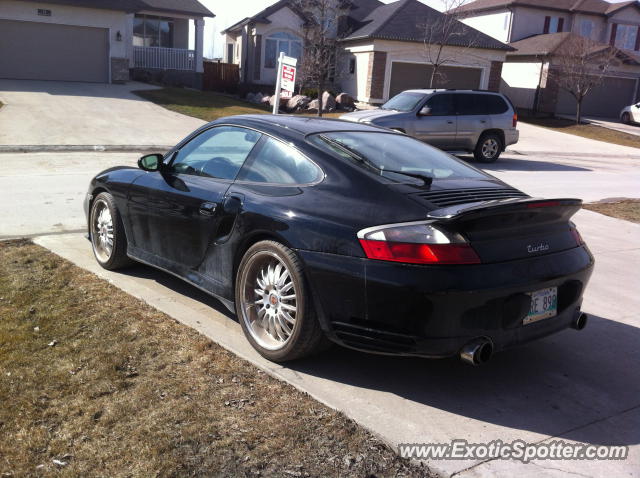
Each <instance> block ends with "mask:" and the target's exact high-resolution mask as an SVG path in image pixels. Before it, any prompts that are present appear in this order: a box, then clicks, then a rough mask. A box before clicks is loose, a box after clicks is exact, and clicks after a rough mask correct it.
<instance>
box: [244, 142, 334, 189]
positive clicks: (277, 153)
mask: <svg viewBox="0 0 640 478" xmlns="http://www.w3.org/2000/svg"><path fill="white" fill-rule="evenodd" d="M321 177H322V171H320V169H319V168H318V167H317V166H316V165H315V164H314V163H312V162H311V161H309V160H308V159H307V158H305V157H304V156H303V155H302V154H301V153H299V152H298V151H296V150H295V149H293V148H292V147H290V146H287V145H286V144H284V143H282V142H280V141H277V140H275V139H272V138H269V137H267V136H265V137H264V138H263V140H262V141H261V142H260V144H259V145H258V146H257V147H256V150H255V151H254V152H253V153H252V155H251V157H250V158H249V159H248V160H247V162H246V163H245V165H244V167H243V168H242V170H241V171H240V174H238V178H237V179H238V180H239V181H253V182H256V183H275V184H309V183H314V182H316V181H318V180H320V178H321Z"/></svg>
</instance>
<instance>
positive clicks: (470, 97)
mask: <svg viewBox="0 0 640 478" xmlns="http://www.w3.org/2000/svg"><path fill="white" fill-rule="evenodd" d="M458 114H459V115H486V114H489V113H488V111H487V95H477V94H473V93H461V94H459V95H458Z"/></svg>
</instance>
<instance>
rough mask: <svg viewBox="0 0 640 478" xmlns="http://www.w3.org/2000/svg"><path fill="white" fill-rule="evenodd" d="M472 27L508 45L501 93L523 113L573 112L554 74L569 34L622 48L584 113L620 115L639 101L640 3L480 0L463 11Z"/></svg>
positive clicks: (591, 94)
mask: <svg viewBox="0 0 640 478" xmlns="http://www.w3.org/2000/svg"><path fill="white" fill-rule="evenodd" d="M460 10H461V11H462V12H463V13H464V16H465V19H464V20H463V21H464V23H466V24H467V25H469V26H472V27H473V28H476V29H478V30H480V31H483V32H485V33H487V34H488V35H491V36H493V37H494V38H496V39H498V40H501V41H504V42H507V43H509V44H510V45H511V46H512V47H514V48H515V49H516V50H515V51H512V52H509V53H508V54H507V60H506V63H505V64H504V66H503V69H502V85H501V91H502V92H504V93H505V94H507V95H508V96H509V97H510V98H511V100H512V101H513V102H514V104H515V105H516V106H517V107H519V108H523V109H527V110H534V111H538V112H543V113H556V114H574V113H575V108H576V106H575V101H574V100H573V98H572V97H571V95H570V94H569V93H568V92H566V91H564V90H561V89H559V88H558V86H557V85H556V84H555V83H554V82H553V81H549V79H550V78H553V75H550V72H553V71H554V68H556V66H557V63H558V57H557V52H558V50H559V49H560V48H561V46H562V44H563V42H564V41H566V39H567V38H568V35H569V34H574V35H581V36H584V37H587V38H590V39H591V40H593V41H595V42H598V43H602V44H603V45H606V44H609V45H613V46H615V47H616V48H618V49H620V55H619V57H618V61H616V62H615V64H614V66H613V68H612V69H611V73H610V74H609V76H608V77H607V78H606V79H605V81H604V84H603V85H602V86H601V87H599V88H597V89H596V90H594V91H593V92H592V93H590V94H589V95H588V96H587V98H585V102H584V103H583V114H584V115H592V116H603V117H617V116H618V115H619V114H620V111H621V110H622V108H624V107H625V106H628V105H630V104H632V103H634V102H637V101H638V99H640V90H639V88H640V3H638V2H637V1H627V2H621V3H609V2H607V1H604V0H476V1H474V2H471V3H468V4H466V5H464V6H463V7H461V9H460Z"/></svg>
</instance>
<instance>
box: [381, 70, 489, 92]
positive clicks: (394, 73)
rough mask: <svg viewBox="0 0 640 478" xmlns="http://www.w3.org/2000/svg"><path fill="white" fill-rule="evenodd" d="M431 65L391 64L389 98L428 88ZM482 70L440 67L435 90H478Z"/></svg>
mask: <svg viewBox="0 0 640 478" xmlns="http://www.w3.org/2000/svg"><path fill="white" fill-rule="evenodd" d="M432 71H433V67H432V66H431V65H426V64H419V63H401V62H395V61H394V62H393V63H392V67H391V88H390V90H389V97H392V96H395V95H397V94H398V93H400V92H402V91H404V90H411V89H415V88H428V87H429V80H430V79H431V72H432ZM481 78H482V69H480V68H462V67H453V66H442V67H440V68H439V69H438V75H437V78H436V85H435V86H436V87H437V88H458V89H463V90H467V89H469V90H472V89H476V88H480V80H481Z"/></svg>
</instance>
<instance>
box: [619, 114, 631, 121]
mask: <svg viewBox="0 0 640 478" xmlns="http://www.w3.org/2000/svg"><path fill="white" fill-rule="evenodd" d="M621 119H622V122H623V123H624V124H631V115H630V114H629V113H626V112H625V113H622V118H621Z"/></svg>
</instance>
